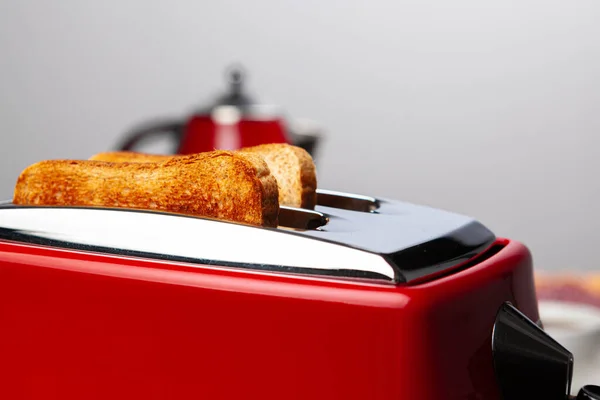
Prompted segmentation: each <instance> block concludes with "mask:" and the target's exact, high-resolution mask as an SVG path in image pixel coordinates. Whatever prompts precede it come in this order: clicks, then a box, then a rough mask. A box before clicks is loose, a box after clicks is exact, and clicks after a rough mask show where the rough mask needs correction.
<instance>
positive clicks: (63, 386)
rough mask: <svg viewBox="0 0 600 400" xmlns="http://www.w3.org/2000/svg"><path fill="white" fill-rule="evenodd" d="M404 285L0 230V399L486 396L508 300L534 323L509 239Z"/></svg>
mask: <svg viewBox="0 0 600 400" xmlns="http://www.w3.org/2000/svg"><path fill="white" fill-rule="evenodd" d="M500 242H501V243H503V244H505V247H504V248H503V249H502V250H501V251H500V252H499V253H498V254H496V255H494V256H493V257H491V258H489V259H487V260H485V261H483V262H482V263H480V264H478V265H476V266H473V267H471V268H469V269H466V270H463V271H460V272H457V273H454V274H452V275H450V276H446V277H443V278H440V279H437V280H435V281H432V282H428V283H422V284H419V285H416V286H412V287H402V286H398V287H390V286H381V285H371V284H362V283H349V282H348V283H342V282H333V281H326V280H317V279H306V278H300V277H291V276H269V275H265V274H259V273H250V272H244V271H228V270H217V269H209V268H208V267H207V268H204V267H195V266H190V265H185V264H168V263H164V262H156V261H150V260H141V259H125V258H118V257H114V256H106V255H98V254H86V253H82V252H74V251H65V250H57V249H50V248H41V247H34V246H28V245H20V244H13V243H7V242H0V354H1V355H2V357H1V358H0V398H1V399H12V400H16V399H48V400H49V399H60V400H70V399H78V400H79V399H103V400H104V399H145V400H149V399H190V398H204V399H251V398H256V399H442V398H443V399H496V398H497V396H498V390H497V387H496V383H495V381H494V378H493V370H492V363H491V348H490V336H491V330H492V325H493V322H494V317H495V314H496V311H497V309H498V308H499V307H500V305H501V304H502V302H504V301H506V300H510V301H512V302H513V304H515V305H516V306H517V307H518V308H519V309H520V310H521V311H523V312H524V313H525V314H527V315H528V316H529V317H530V318H531V319H533V320H537V319H538V314H537V304H536V299H535V292H534V286H533V275H532V268H531V258H530V255H529V252H528V251H527V249H526V248H525V247H524V246H523V245H521V244H519V243H516V242H510V241H507V240H501V241H500Z"/></svg>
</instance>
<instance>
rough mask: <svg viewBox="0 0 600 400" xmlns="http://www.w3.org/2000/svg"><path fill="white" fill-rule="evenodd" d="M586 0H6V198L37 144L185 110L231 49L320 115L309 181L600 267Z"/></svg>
mask: <svg viewBox="0 0 600 400" xmlns="http://www.w3.org/2000/svg"><path fill="white" fill-rule="evenodd" d="M599 21H600V2H598V1H596V0H579V1H565V0H563V1H556V0H539V1H531V0H529V1H523V0H521V1H507V0H502V1H478V0H455V1H452V2H449V1H443V0H434V1H427V0H415V1H398V0H394V1H392V0H389V1H388V0H385V1H384V0H372V1H369V2H366V1H363V2H358V1H332V0H329V1H327V0H326V1H323V0H321V1H316V0H302V1H298V0H278V1H276V0H257V1H253V2H244V1H237V2H236V1H219V2H206V1H191V0H180V1H158V0H143V1H142V0H119V1H104V2H97V1H83V0H61V1H56V2H45V1H41V0H38V1H32V0H3V1H1V2H0V132H1V133H0V135H1V136H0V138H1V139H0V140H1V141H0V149H1V150H0V154H1V157H0V197H2V198H10V197H11V196H12V187H13V185H14V183H15V180H16V178H17V176H18V174H19V173H20V171H21V170H22V169H23V168H25V167H26V166H27V165H29V164H31V163H34V162H36V161H39V160H42V159H51V158H79V159H82V158H83V159H85V158H88V157H89V156H91V155H92V154H94V153H97V152H100V151H104V150H110V149H114V148H115V146H116V145H117V144H118V143H120V141H121V140H122V138H123V135H124V134H125V132H126V131H127V130H129V129H130V128H132V127H133V126H135V125H136V124H138V123H140V122H144V121H146V120H148V119H152V118H155V117H163V116H164V117H171V116H174V117H182V118H183V117H185V116H186V115H187V113H189V112H190V111H192V110H193V109H194V108H195V107H196V106H198V105H203V104H205V103H206V102H210V101H212V99H213V98H214V96H215V94H218V93H220V92H221V91H222V90H223V88H224V77H223V72H224V69H225V68H226V67H227V66H228V65H230V64H231V63H234V62H240V63H242V64H243V65H244V67H245V68H246V70H247V71H248V90H249V92H250V93H252V94H255V95H256V97H258V98H259V99H260V100H261V101H263V102H270V103H274V104H278V105H281V106H282V107H283V108H284V110H285V112H286V115H289V116H293V117H294V118H299V119H308V120H311V121H314V122H315V123H316V124H318V126H319V127H320V128H321V130H322V136H323V140H322V142H320V144H319V149H318V151H317V153H316V155H315V157H316V161H317V163H318V169H319V186H320V187H323V188H328V189H336V190H343V191H351V192H359V193H363V194H369V195H377V196H385V197H393V198H398V199H402V200H406V201H409V202H415V203H421V204H426V205H430V206H434V207H438V208H444V209H448V210H452V211H456V212H459V213H463V214H468V215H471V216H473V217H476V218H477V219H479V220H481V221H482V222H484V223H485V224H487V225H488V226H489V227H490V228H491V229H492V230H494V231H495V232H496V233H497V234H498V235H500V236H508V237H510V238H513V239H517V240H521V241H524V242H525V243H526V244H527V245H529V246H530V248H531V249H532V251H533V254H534V259H535V263H536V266H537V267H538V268H543V269H547V270H556V269H581V270H592V269H596V268H599V267H600V259H599V257H598V255H597V252H596V246H597V245H598V243H597V240H598V228H597V224H598V222H600V221H599V217H600V203H599V202H598V201H597V199H598V198H599V197H600V180H599V179H598V176H597V174H598V173H599V172H600V157H599V154H598V148H599V144H600V139H599V135H598V133H599V132H600V23H599Z"/></svg>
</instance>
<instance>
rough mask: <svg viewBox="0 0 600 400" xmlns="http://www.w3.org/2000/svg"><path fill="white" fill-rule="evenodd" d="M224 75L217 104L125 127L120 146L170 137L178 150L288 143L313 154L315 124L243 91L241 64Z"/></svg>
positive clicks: (174, 150) (137, 146)
mask: <svg viewBox="0 0 600 400" xmlns="http://www.w3.org/2000/svg"><path fill="white" fill-rule="evenodd" d="M226 78H227V82H228V85H229V90H228V92H226V93H225V94H223V95H221V96H219V97H218V98H217V100H216V102H215V103H213V104H211V105H209V106H206V107H203V108H201V109H199V110H197V111H195V112H193V113H192V114H191V116H188V117H187V118H184V119H183V120H180V119H161V120H158V121H154V122H151V123H146V124H142V125H139V126H136V127H135V128H134V129H132V130H131V131H129V132H127V134H126V135H125V140H124V141H123V142H122V143H121V144H120V145H119V146H118V148H119V150H126V151H141V150H140V148H142V147H143V142H146V141H147V140H148V139H152V138H157V137H165V136H167V137H169V139H170V141H171V143H172V145H173V147H172V150H171V153H174V154H191V153H199V152H204V151H212V150H215V149H219V150H237V149H239V148H242V147H249V146H256V145H260V144H267V143H290V144H294V145H297V146H300V147H302V148H304V149H305V150H307V151H308V152H309V153H311V155H313V156H314V152H315V150H316V146H317V144H318V141H319V136H320V135H319V132H318V131H317V130H316V129H314V128H312V127H310V128H308V129H306V128H304V129H302V127H300V126H292V125H291V124H290V121H288V120H286V118H284V117H283V114H282V112H281V111H280V109H279V107H277V106H274V105H266V104H260V103H257V102H255V101H254V99H252V98H251V97H250V96H249V95H248V94H247V93H246V92H245V90H244V83H245V80H246V74H245V72H244V70H243V68H242V67H241V66H233V67H230V68H229V69H228V70H227V71H226Z"/></svg>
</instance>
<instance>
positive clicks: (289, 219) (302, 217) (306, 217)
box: [279, 206, 329, 230]
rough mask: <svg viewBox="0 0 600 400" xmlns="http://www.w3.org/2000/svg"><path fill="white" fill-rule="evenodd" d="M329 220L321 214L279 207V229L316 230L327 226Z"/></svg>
mask: <svg viewBox="0 0 600 400" xmlns="http://www.w3.org/2000/svg"><path fill="white" fill-rule="evenodd" d="M328 221H329V219H328V218H327V217H326V216H325V215H324V214H323V213H320V212H317V211H312V210H305V209H302V208H294V207H285V206H281V207H279V227H282V228H291V229H299V230H314V229H318V228H320V227H322V226H323V225H325V224H327V222H328Z"/></svg>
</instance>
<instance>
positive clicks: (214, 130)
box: [177, 116, 288, 154]
mask: <svg viewBox="0 0 600 400" xmlns="http://www.w3.org/2000/svg"><path fill="white" fill-rule="evenodd" d="M217 135H228V136H233V137H230V138H220V137H217ZM223 140H225V141H224V142H223ZM287 142H288V141H287V138H286V133H285V129H284V127H283V123H282V122H281V121H279V120H277V119H273V120H241V121H240V122H239V123H238V124H236V125H233V126H231V127H230V128H229V129H228V130H227V132H225V131H224V130H222V129H220V128H219V126H218V125H217V124H216V123H215V121H214V120H213V119H212V118H211V117H210V116H195V117H193V118H191V119H190V121H189V122H188V124H187V125H186V127H185V130H184V134H183V137H182V138H181V142H180V144H179V148H178V150H177V153H178V154H193V153H201V152H205V151H212V150H214V149H215V148H216V149H223V148H228V149H232V150H235V149H238V148H242V147H251V146H257V145H260V144H266V143H287ZM225 143H227V144H226V145H225V147H224V146H223V145H224V144H225Z"/></svg>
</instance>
